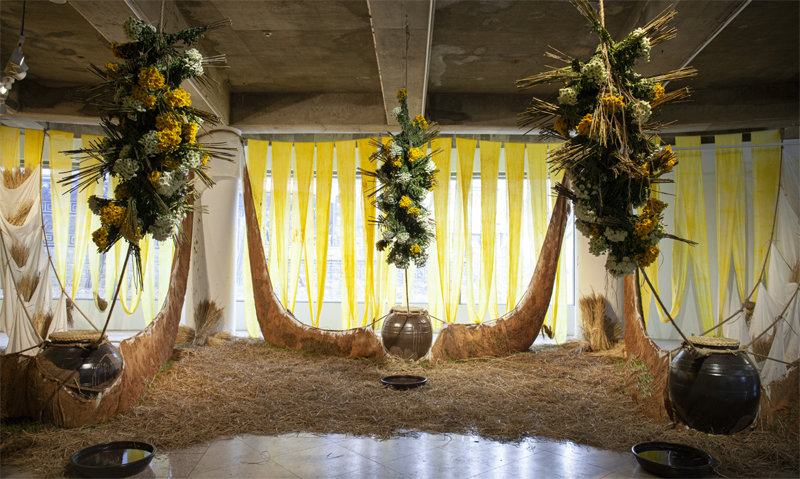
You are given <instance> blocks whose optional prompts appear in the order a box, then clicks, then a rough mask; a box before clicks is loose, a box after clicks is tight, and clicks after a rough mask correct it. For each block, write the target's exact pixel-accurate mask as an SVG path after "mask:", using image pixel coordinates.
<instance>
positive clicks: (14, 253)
mask: <svg viewBox="0 0 800 479" xmlns="http://www.w3.org/2000/svg"><path fill="white" fill-rule="evenodd" d="M29 252H30V249H29V248H28V247H27V246H26V245H24V244H21V243H17V242H16V241H14V244H12V245H11V259H13V260H14V262H15V263H16V264H17V266H19V267H20V268H21V267H23V266H25V264H26V263H27V262H28V253H29Z"/></svg>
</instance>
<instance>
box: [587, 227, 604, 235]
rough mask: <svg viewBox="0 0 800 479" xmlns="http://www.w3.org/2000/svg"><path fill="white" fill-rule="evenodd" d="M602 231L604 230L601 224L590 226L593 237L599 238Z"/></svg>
mask: <svg viewBox="0 0 800 479" xmlns="http://www.w3.org/2000/svg"><path fill="white" fill-rule="evenodd" d="M602 231H603V230H602V228H601V227H600V225H598V224H593V225H592V226H590V227H589V236H591V237H592V238H597V237H598V236H600V233H602Z"/></svg>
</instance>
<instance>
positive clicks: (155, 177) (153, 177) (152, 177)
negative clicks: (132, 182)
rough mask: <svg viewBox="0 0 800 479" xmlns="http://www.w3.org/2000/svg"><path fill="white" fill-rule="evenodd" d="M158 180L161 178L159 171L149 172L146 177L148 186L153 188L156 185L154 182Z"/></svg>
mask: <svg viewBox="0 0 800 479" xmlns="http://www.w3.org/2000/svg"><path fill="white" fill-rule="evenodd" d="M159 178H161V172H160V171H151V172H150V174H148V175H147V179H148V180H149V181H150V184H151V185H153V186H155V185H156V181H158V179H159Z"/></svg>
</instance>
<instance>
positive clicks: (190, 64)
mask: <svg viewBox="0 0 800 479" xmlns="http://www.w3.org/2000/svg"><path fill="white" fill-rule="evenodd" d="M182 61H183V64H184V66H186V69H187V70H189V72H190V73H191V74H192V75H194V76H197V77H199V76H200V75H202V74H203V55H202V54H201V53H200V52H199V51H197V49H196V48H191V49H189V50H186V53H184V54H183V58H182Z"/></svg>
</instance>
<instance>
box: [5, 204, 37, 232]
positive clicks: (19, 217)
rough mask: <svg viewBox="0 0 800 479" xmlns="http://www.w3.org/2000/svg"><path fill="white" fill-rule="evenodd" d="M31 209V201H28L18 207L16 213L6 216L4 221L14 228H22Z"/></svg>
mask: <svg viewBox="0 0 800 479" xmlns="http://www.w3.org/2000/svg"><path fill="white" fill-rule="evenodd" d="M32 207H33V200H28V201H26V202H24V203H22V204H21V205H20V207H19V208H17V212H16V213H14V214H12V215H10V216H6V220H7V221H8V222H9V223H11V224H12V225H14V226H22V224H23V223H25V220H26V219H27V218H28V213H30V211H31V208H32Z"/></svg>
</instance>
